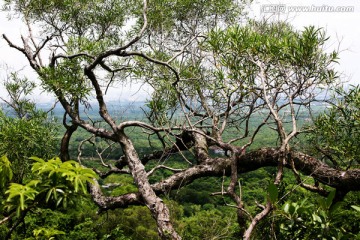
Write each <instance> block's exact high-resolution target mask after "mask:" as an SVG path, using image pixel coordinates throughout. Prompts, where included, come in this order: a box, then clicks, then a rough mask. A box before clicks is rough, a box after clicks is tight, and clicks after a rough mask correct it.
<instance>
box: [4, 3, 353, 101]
mask: <svg viewBox="0 0 360 240" xmlns="http://www.w3.org/2000/svg"><path fill="white" fill-rule="evenodd" d="M0 3H1V5H2V4H3V1H2V0H0ZM343 6H347V7H352V8H353V12H339V11H338V12H331V10H332V9H335V8H337V7H343ZM250 9H251V13H250V14H251V15H252V16H254V17H257V18H263V17H265V18H269V17H271V16H272V17H274V16H275V17H276V18H279V19H282V20H285V19H287V20H288V21H289V22H291V23H292V24H293V25H294V26H295V27H296V28H299V29H301V28H302V27H303V26H308V25H315V26H317V27H323V28H324V29H326V31H327V33H328V35H329V36H330V41H329V50H332V49H336V48H338V47H339V44H340V50H341V54H340V65H339V66H338V70H339V71H340V72H342V73H343V78H344V79H345V80H349V81H350V83H351V84H360V69H359V68H360V64H359V62H360V27H359V24H360V1H359V0H343V1H338V0H336V1H335V0H316V1H306V0H302V1H290V0H277V1H273V0H255V1H254V2H253V3H252V4H251V6H250ZM307 9H310V11H311V12H306V11H307ZM295 10H296V11H297V12H295ZM274 11H275V12H276V11H278V13H274ZM4 33H5V34H6V35H7V36H8V37H9V38H10V39H12V40H14V41H16V42H19V39H20V34H21V33H23V34H24V35H26V28H25V27H24V26H23V25H22V24H21V23H20V21H19V20H16V19H15V20H11V21H8V20H7V18H6V13H4V12H0V34H1V35H2V34H4ZM5 65H7V66H9V67H10V68H12V69H13V70H14V69H15V70H18V69H21V68H24V67H25V68H24V71H23V73H24V74H26V75H27V76H28V77H29V78H30V79H34V78H36V75H35V74H34V73H33V72H32V70H31V69H30V67H28V63H27V61H26V59H25V57H24V55H22V54H21V53H19V52H18V51H16V50H14V49H10V48H9V46H8V45H7V43H6V42H5V41H4V40H3V39H2V37H1V39H0V81H3V79H4V77H5V75H4V70H3V69H4V67H5ZM4 94H5V93H4V89H3V87H2V86H0V96H3V95H4ZM144 96H145V94H144V93H139V92H137V87H136V86H135V87H130V86H124V87H122V88H121V89H120V91H118V93H117V95H116V96H115V95H114V96H112V98H115V99H120V98H125V99H128V100H142V99H143V98H144ZM34 99H36V101H38V102H46V101H49V99H50V97H49V96H47V95H45V94H40V92H37V94H36V96H34Z"/></svg>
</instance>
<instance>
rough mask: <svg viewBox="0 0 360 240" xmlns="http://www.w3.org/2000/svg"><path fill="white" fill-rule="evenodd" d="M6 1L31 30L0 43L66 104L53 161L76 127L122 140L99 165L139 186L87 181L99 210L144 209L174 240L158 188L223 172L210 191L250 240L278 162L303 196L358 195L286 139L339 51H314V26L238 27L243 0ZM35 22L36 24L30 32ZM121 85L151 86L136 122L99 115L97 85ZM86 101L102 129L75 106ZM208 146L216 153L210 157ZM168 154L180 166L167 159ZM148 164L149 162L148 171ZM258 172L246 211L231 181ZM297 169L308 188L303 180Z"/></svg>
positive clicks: (270, 205)
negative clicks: (260, 183)
mask: <svg viewBox="0 0 360 240" xmlns="http://www.w3.org/2000/svg"><path fill="white" fill-rule="evenodd" d="M6 7H7V8H8V9H10V11H14V12H16V13H20V14H21V16H22V18H23V19H24V21H25V22H26V24H27V26H28V29H29V36H27V37H24V36H22V45H21V46H20V45H16V44H14V42H13V40H11V39H10V38H9V37H8V36H5V35H3V38H4V40H5V41H6V42H7V43H8V44H9V46H10V47H12V48H14V49H16V50H18V51H20V52H22V53H23V54H24V55H25V57H26V58H27V59H28V61H29V64H30V66H31V67H32V68H33V69H34V71H35V72H36V73H37V74H38V76H39V79H40V80H41V85H42V87H43V88H44V89H46V90H47V91H49V92H51V93H53V94H55V96H56V98H57V100H58V101H59V102H60V104H61V105H62V107H63V108H64V109H65V114H64V120H63V123H64V126H65V127H66V129H67V130H66V133H65V135H64V137H63V139H62V149H61V152H62V154H61V157H62V160H68V158H69V154H68V146H69V140H70V138H71V135H72V133H73V132H74V131H76V130H77V128H82V129H85V130H86V131H88V132H89V133H91V134H94V135H95V136H96V137H99V138H103V139H106V140H108V141H112V142H114V143H116V144H119V145H120V146H121V150H122V153H123V156H122V157H121V158H120V159H119V160H118V161H117V162H116V164H115V166H114V165H112V164H110V163H109V164H104V165H106V166H108V167H109V171H108V172H106V173H101V172H100V171H97V172H98V173H99V174H100V175H101V176H102V177H106V176H108V175H109V174H111V173H116V174H131V176H132V177H133V179H134V182H135V184H136V186H137V188H138V192H134V193H127V194H123V195H120V196H110V197H109V196H105V195H104V194H103V193H102V190H101V188H100V186H99V184H98V183H97V182H96V181H94V183H93V184H90V185H89V188H90V193H91V194H92V197H93V200H94V201H95V202H96V203H97V204H98V206H99V207H100V208H101V209H102V210H108V209H115V208H126V207H128V206H129V205H145V206H146V207H147V208H148V209H149V211H150V212H151V214H152V216H153V218H154V219H155V220H156V223H157V228H158V233H159V236H160V237H161V238H162V239H180V238H181V237H180V236H179V234H178V233H177V232H176V230H175V229H174V226H173V224H172V222H171V221H170V213H169V209H168V207H167V205H166V204H165V203H164V202H163V200H162V199H161V196H162V194H166V193H168V192H170V191H171V190H172V189H177V188H179V187H182V186H184V185H186V184H189V183H191V182H192V181H193V180H195V179H198V178H201V177H204V176H224V175H226V176H230V181H229V184H228V185H227V186H225V183H224V184H223V187H222V189H219V191H220V192H217V193H214V195H221V196H228V197H230V198H231V199H232V204H229V205H231V206H233V207H235V208H236V209H237V217H238V223H239V227H240V232H241V234H242V235H243V236H244V238H245V239H250V237H251V234H252V233H253V231H254V229H255V227H256V225H257V224H258V223H259V222H260V221H261V220H262V219H264V218H266V216H268V215H269V214H270V213H271V212H272V211H273V210H274V209H275V207H276V203H277V201H278V199H280V196H279V192H280V191H279V189H280V187H281V186H280V185H281V184H282V182H283V174H284V169H285V168H288V169H290V170H291V171H292V172H293V174H294V176H295V179H296V181H297V184H298V185H299V186H301V187H303V188H305V189H307V190H309V191H312V192H315V193H318V194H321V195H324V196H327V195H328V194H329V191H328V189H327V186H328V187H331V188H334V189H336V190H338V191H337V193H339V195H338V197H337V198H335V199H337V200H339V199H341V198H342V197H344V194H346V193H347V192H349V191H358V190H360V189H359V186H360V184H359V183H360V178H359V173H360V172H359V170H358V169H356V168H348V169H341V168H335V167H333V166H331V165H328V164H327V163H325V162H322V161H320V160H319V159H318V158H316V157H318V155H314V156H310V155H307V154H306V153H304V152H302V151H304V150H305V149H301V148H297V145H296V138H297V137H299V136H301V134H306V133H307V132H309V131H310V130H309V129H306V130H304V129H303V128H302V125H303V119H302V117H303V116H304V115H303V114H305V112H307V113H309V114H311V113H312V114H316V112H314V108H315V107H316V106H315V104H314V103H318V102H321V101H322V100H324V96H323V95H322V92H323V90H324V89H328V88H329V87H331V86H332V85H334V84H335V83H337V81H338V76H337V74H336V72H335V71H334V69H333V65H334V64H335V63H336V61H337V58H338V55H337V52H336V51H334V52H331V53H327V52H325V51H324V49H325V46H326V41H327V39H328V38H327V37H326V35H325V33H324V31H323V30H322V29H317V28H315V27H307V28H305V29H304V30H302V31H297V30H295V29H293V28H292V27H291V26H290V25H289V24H287V23H283V22H255V21H250V20H249V21H247V22H246V24H243V25H240V24H239V22H241V20H242V19H244V18H242V12H243V11H242V10H243V7H242V3H241V2H240V1H230V0H222V1H204V0H195V1H187V0H182V1H176V2H175V1H149V2H148V1H146V0H144V1H142V2H140V1H131V2H130V1H129V2H128V1H118V0H110V1H105V2H103V1H97V0H91V1H77V2H76V3H73V2H67V1H42V0H32V1H26V2H25V1H22V0H16V1H10V0H8V1H6ZM34 25H37V26H39V27H40V30H41V34H40V35H39V36H37V37H35V36H34V35H33V34H34V32H33V31H32V28H33V26H34ZM38 37H40V40H38V39H39V38H38ZM47 49H49V50H50V51H48V50H47ZM46 55H48V56H47V57H48V58H49V61H46V60H44V56H46ZM122 82H139V83H141V84H147V85H150V86H151V87H152V88H153V92H152V94H151V99H150V100H149V101H148V103H147V108H146V110H145V111H146V116H147V119H145V120H144V121H135V120H130V121H120V122H119V120H117V119H115V118H114V116H112V115H111V113H110V111H109V110H108V104H107V102H106V99H105V95H106V93H107V90H108V88H109V87H111V86H114V85H116V84H118V83H122ZM91 99H95V100H96V103H97V107H98V109H99V117H100V118H101V119H102V120H103V124H98V123H97V122H96V121H94V120H93V119H92V118H90V117H89V116H88V115H87V114H86V110H85V114H84V113H83V112H82V111H80V108H81V106H83V107H85V109H88V107H89V102H90V100H91ZM69 122H71V125H68V123H69ZM254 122H255V123H256V124H255V126H254V124H253V123H254ZM133 128H136V129H137V128H139V129H142V130H143V131H142V134H144V138H146V137H148V138H149V145H150V147H151V146H153V143H154V142H156V143H157V145H156V146H157V147H154V152H153V153H152V154H148V155H144V156H140V155H139V154H138V151H137V149H136V148H135V147H134V143H133V141H132V139H131V137H130V135H129V130H130V129H133ZM264 129H271V130H273V133H274V135H275V138H274V139H275V143H274V145H275V146H274V147H266V146H264V148H260V149H254V150H252V151H249V150H248V149H250V148H251V147H252V146H254V145H255V144H256V142H257V141H258V139H257V136H258V135H259V133H260V132H261V131H263V130H264ZM276 139H277V140H276ZM158 146H160V147H158ZM214 147H215V148H217V149H222V150H223V151H224V152H225V156H224V157H220V156H215V157H214V156H212V155H211V154H209V149H210V148H214ZM177 154H180V155H181V156H182V157H183V161H184V164H185V166H186V167H184V168H183V169H178V168H173V167H171V166H167V160H168V159H169V158H172V157H173V156H175V155H177ZM151 160H157V161H158V163H159V164H157V165H156V166H155V167H154V168H153V169H151V170H147V169H146V166H147V165H148V164H149V163H150V162H151ZM263 167H275V168H276V169H277V170H276V174H275V176H274V178H273V179H269V182H270V183H269V187H268V197H267V200H266V201H265V203H264V204H259V205H258V206H259V207H260V209H261V210H260V211H258V212H256V213H255V215H253V214H251V213H250V212H249V211H248V210H247V207H246V206H245V205H244V203H243V200H242V196H241V194H237V191H238V189H237V186H238V179H239V175H240V174H242V173H245V172H249V171H253V170H256V169H258V168H263ZM164 168H165V169H167V170H170V171H172V172H173V174H171V175H170V176H169V177H167V178H165V179H162V180H160V181H158V182H155V183H152V184H151V183H150V181H149V176H150V175H151V174H152V173H153V172H154V171H158V170H160V169H164ZM303 176H309V177H311V178H313V179H314V181H315V183H314V184H313V185H311V184H307V183H305V181H304V179H303ZM320 183H321V184H320Z"/></svg>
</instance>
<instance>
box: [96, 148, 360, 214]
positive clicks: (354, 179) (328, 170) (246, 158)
mask: <svg viewBox="0 0 360 240" xmlns="http://www.w3.org/2000/svg"><path fill="white" fill-rule="evenodd" d="M280 156H281V151H280V150H279V149H277V148H263V149H259V150H256V151H253V152H249V153H247V154H245V155H243V156H240V157H238V158H237V161H238V172H239V173H245V172H250V171H254V170H257V169H259V168H262V167H270V166H272V167H276V166H277V165H278V158H279V157H280ZM287 158H290V159H292V160H293V162H294V166H295V168H296V169H297V170H298V171H299V172H301V173H303V174H305V175H311V176H312V177H313V178H314V179H315V180H317V181H319V182H321V183H323V184H325V185H327V186H330V187H333V188H336V189H341V190H342V191H360V170H359V169H353V170H347V171H341V170H337V169H334V168H332V167H330V166H329V165H327V164H325V163H322V162H320V161H319V160H318V159H316V158H314V157H311V156H309V155H306V154H304V153H301V152H295V151H290V152H289V154H288V155H287ZM288 162H289V161H288ZM230 166H231V160H230V159H224V158H208V159H207V160H206V161H204V162H202V164H200V165H195V166H193V167H190V168H188V169H186V170H184V171H182V172H178V173H175V174H173V175H172V176H170V177H168V178H167V179H164V180H163V181H161V182H158V183H155V184H152V185H151V186H152V188H153V190H154V191H155V192H156V193H157V194H162V193H167V192H169V191H171V190H172V189H177V188H179V187H181V186H185V185H187V184H189V183H191V182H192V181H194V180H195V179H198V178H201V177H207V176H223V173H224V170H225V174H226V175H228V176H229V174H230ZM285 167H286V168H289V169H291V166H290V164H286V165H285ZM131 196H132V197H131V201H130V202H129V204H132V203H134V201H135V199H134V198H133V197H135V196H133V195H131ZM139 196H140V195H139ZM127 197H129V196H127V195H124V197H119V201H120V203H118V202H117V200H116V199H115V198H114V197H112V200H115V201H113V202H112V201H110V200H108V201H106V204H104V205H103V206H102V205H99V206H100V207H102V208H116V207H115V206H127V205H126V204H125V203H124V198H127ZM136 202H138V203H141V201H140V198H137V199H136Z"/></svg>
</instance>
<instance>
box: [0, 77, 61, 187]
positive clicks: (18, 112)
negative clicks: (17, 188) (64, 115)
mask: <svg viewBox="0 0 360 240" xmlns="http://www.w3.org/2000/svg"><path fill="white" fill-rule="evenodd" d="M4 87H5V90H6V92H7V94H8V98H6V97H5V96H4V97H0V99H1V100H3V101H4V103H5V104H4V107H3V109H0V156H3V155H6V156H7V157H8V159H9V160H10V161H11V162H12V171H13V173H14V179H13V182H17V183H21V182H22V180H23V179H24V177H26V176H28V175H29V174H31V171H30V165H31V161H29V160H28V159H29V157H31V156H41V157H44V158H50V157H51V156H54V155H55V154H56V152H57V151H56V148H57V139H56V132H57V127H56V126H55V124H54V123H52V122H51V121H50V117H49V112H44V111H42V110H39V109H37V108H36V106H35V102H33V101H32V100H30V99H29V98H28V96H29V95H30V94H31V93H32V91H33V90H34V88H35V84H34V82H31V81H29V80H28V79H27V78H22V77H20V76H19V73H17V72H14V73H11V74H9V76H8V77H7V79H6V80H5V82H4ZM50 110H51V109H50ZM50 110H49V111H50Z"/></svg>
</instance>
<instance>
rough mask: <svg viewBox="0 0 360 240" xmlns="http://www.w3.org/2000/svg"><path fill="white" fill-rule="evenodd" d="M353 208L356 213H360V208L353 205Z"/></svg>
mask: <svg viewBox="0 0 360 240" xmlns="http://www.w3.org/2000/svg"><path fill="white" fill-rule="evenodd" d="M351 207H352V208H353V209H355V210H356V211H358V212H360V207H358V206H355V205H351Z"/></svg>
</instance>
